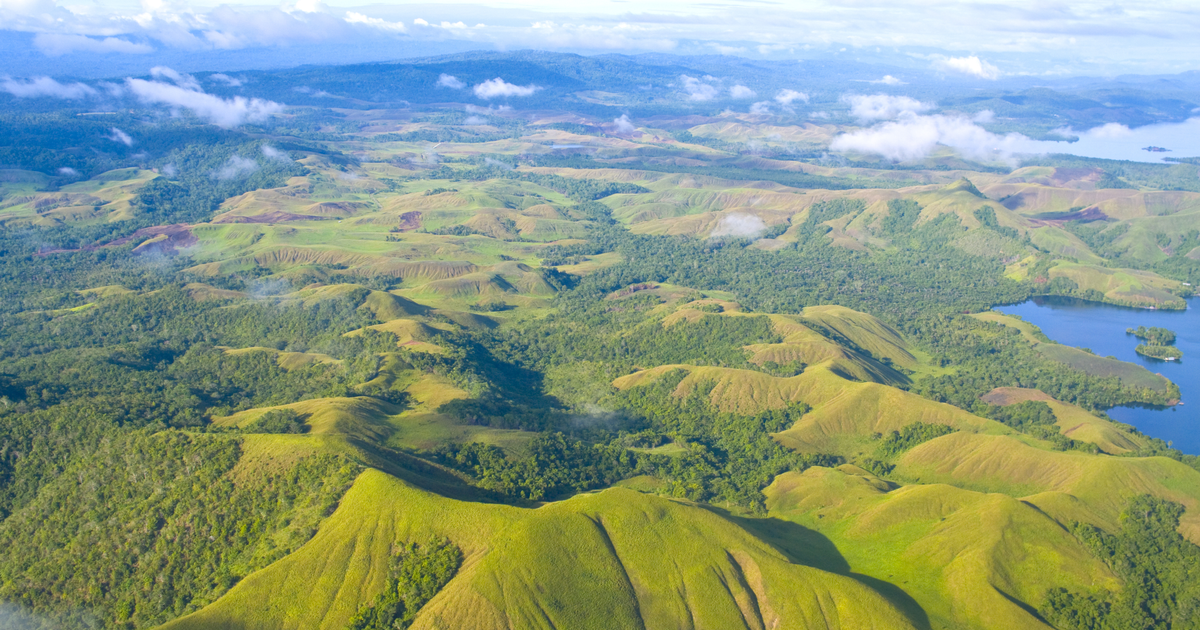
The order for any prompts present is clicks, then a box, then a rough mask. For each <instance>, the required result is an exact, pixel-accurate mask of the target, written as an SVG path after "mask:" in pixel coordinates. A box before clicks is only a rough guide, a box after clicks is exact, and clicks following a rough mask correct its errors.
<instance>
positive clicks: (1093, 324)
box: [995, 298, 1200, 455]
mask: <svg viewBox="0 0 1200 630" xmlns="http://www.w3.org/2000/svg"><path fill="white" fill-rule="evenodd" d="M995 310H997V311H1000V312H1002V313H1005V314H1008V315H1020V316H1021V318H1022V319H1024V320H1025V321H1027V322H1029V323H1031V324H1033V325H1035V326H1037V327H1038V328H1041V329H1042V332H1044V333H1046V336H1048V337H1050V338H1051V339H1053V340H1054V341H1057V342H1059V343H1062V344H1066V345H1069V346H1075V347H1077V348H1089V349H1091V350H1092V352H1094V353H1096V354H1097V355H1100V356H1102V357H1106V356H1114V357H1116V358H1118V359H1121V360H1122V361H1129V362H1131V363H1137V364H1139V365H1142V366H1145V368H1146V369H1148V370H1150V371H1151V372H1156V373H1158V374H1162V375H1163V376H1165V377H1167V378H1169V379H1171V381H1172V382H1174V383H1175V384H1177V385H1179V389H1180V391H1181V393H1182V402H1183V404H1180V405H1176V406H1174V407H1168V408H1166V409H1158V408H1144V407H1142V408H1138V407H1114V408H1112V409H1110V410H1109V411H1108V415H1110V416H1112V418H1113V419H1114V420H1118V421H1120V422H1124V423H1126V424H1132V425H1133V426H1135V427H1137V428H1138V430H1140V431H1141V432H1142V433H1145V434H1146V435H1150V436H1153V437H1156V438H1161V439H1163V440H1167V441H1168V442H1171V444H1172V446H1174V447H1175V448H1177V449H1179V450H1181V451H1183V452H1184V453H1190V454H1193V455H1200V392H1198V390H1197V388H1200V298H1192V299H1190V300H1188V309H1187V310H1186V311H1150V310H1145V309H1138V308H1123V307H1119V306H1109V305H1107V304H1097V303H1094V302H1084V301H1082V300H1075V299H1071V298H1035V299H1032V300H1029V301H1027V302H1023V303H1021V304H1016V305H1013V306H998V307H996V309H995ZM1138 326H1147V327H1149V326H1158V327H1160V328H1167V329H1170V330H1173V331H1175V334H1176V336H1177V338H1176V340H1175V345H1176V346H1177V347H1178V348H1179V349H1180V350H1182V351H1183V360H1181V361H1159V360H1157V359H1150V358H1147V357H1143V356H1140V355H1138V354H1137V353H1136V352H1134V350H1133V349H1134V347H1136V346H1137V345H1138V343H1139V341H1138V339H1137V338H1136V337H1134V336H1133V335H1129V334H1126V333H1125V329H1126V328H1137V327H1138Z"/></svg>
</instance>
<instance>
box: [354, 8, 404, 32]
mask: <svg viewBox="0 0 1200 630" xmlns="http://www.w3.org/2000/svg"><path fill="white" fill-rule="evenodd" d="M346 23H348V24H362V25H363V26H369V27H371V28H377V29H379V30H381V31H388V32H392V33H403V32H405V31H407V30H408V29H407V28H406V27H405V26H404V22H388V21H387V20H381V19H379V18H373V17H367V16H365V15H363V14H361V13H355V12H354V11H347V12H346Z"/></svg>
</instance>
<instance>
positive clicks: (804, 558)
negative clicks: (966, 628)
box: [704, 506, 932, 630]
mask: <svg viewBox="0 0 1200 630" xmlns="http://www.w3.org/2000/svg"><path fill="white" fill-rule="evenodd" d="M704 507H706V508H708V509H709V510H711V511H713V512H716V513H718V514H720V515H721V516H723V517H725V518H726V519H728V520H730V521H732V522H734V523H736V524H737V525H738V526H739V527H741V528H742V529H745V530H746V531H748V532H750V533H751V534H754V535H755V536H756V537H757V538H758V539H759V540H762V541H763V542H765V543H767V544H768V545H771V547H773V548H774V549H775V550H776V551H778V552H779V553H781V554H783V555H784V557H786V558H787V559H788V560H789V561H790V562H792V563H794V564H801V565H804V566H807V567H812V568H814V569H820V570H822V571H828V572H830V573H836V574H837V575H841V576H845V577H848V578H850V579H852V580H855V581H856V582H858V583H860V584H862V585H863V586H866V587H868V588H870V589H872V590H874V591H875V592H876V593H879V594H880V595H881V596H883V598H884V599H886V600H888V601H889V602H891V603H892V605H894V606H895V607H896V608H899V609H900V610H901V611H903V612H904V614H905V615H907V616H908V618H909V621H911V622H912V623H913V625H914V626H916V627H918V628H921V629H922V630H929V629H930V628H932V626H931V625H930V623H929V616H928V615H927V614H925V610H924V609H923V608H921V605H920V604H918V603H917V601H916V600H915V599H913V598H912V597H911V596H910V595H909V594H908V593H906V592H905V591H904V589H902V588H900V587H899V586H897V585H895V584H892V583H891V582H888V581H885V580H881V579H878V578H874V577H871V576H869V575H863V574H861V573H854V572H853V571H851V570H850V563H848V562H846V558H845V557H844V556H842V553H841V552H840V551H838V548H837V546H836V545H834V544H833V541H831V540H829V539H828V538H826V537H825V535H824V534H821V533H820V532H818V531H816V530H812V529H808V528H807V527H803V526H801V525H797V524H796V523H793V522H791V521H785V520H783V519H778V518H747V517H743V516H734V515H733V514H730V513H729V512H726V511H725V510H722V509H720V508H717V507H712V506H704Z"/></svg>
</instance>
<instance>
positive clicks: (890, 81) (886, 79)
mask: <svg viewBox="0 0 1200 630" xmlns="http://www.w3.org/2000/svg"><path fill="white" fill-rule="evenodd" d="M869 83H882V84H883V85H908V84H907V83H905V82H904V81H901V80H900V79H897V78H896V77H894V76H892V75H890V74H885V75H883V78H882V79H876V80H874V81H869Z"/></svg>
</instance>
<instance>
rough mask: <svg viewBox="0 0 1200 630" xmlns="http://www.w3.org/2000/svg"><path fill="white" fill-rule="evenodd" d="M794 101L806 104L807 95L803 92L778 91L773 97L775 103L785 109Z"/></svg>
mask: <svg viewBox="0 0 1200 630" xmlns="http://www.w3.org/2000/svg"><path fill="white" fill-rule="evenodd" d="M796 101H801V102H804V103H807V102H808V95H807V94H805V93H804V92H797V91H796V90H780V91H779V93H778V94H776V95H775V102H776V103H779V104H780V105H783V106H784V107H787V106H788V105H791V104H792V103H795V102H796Z"/></svg>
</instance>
